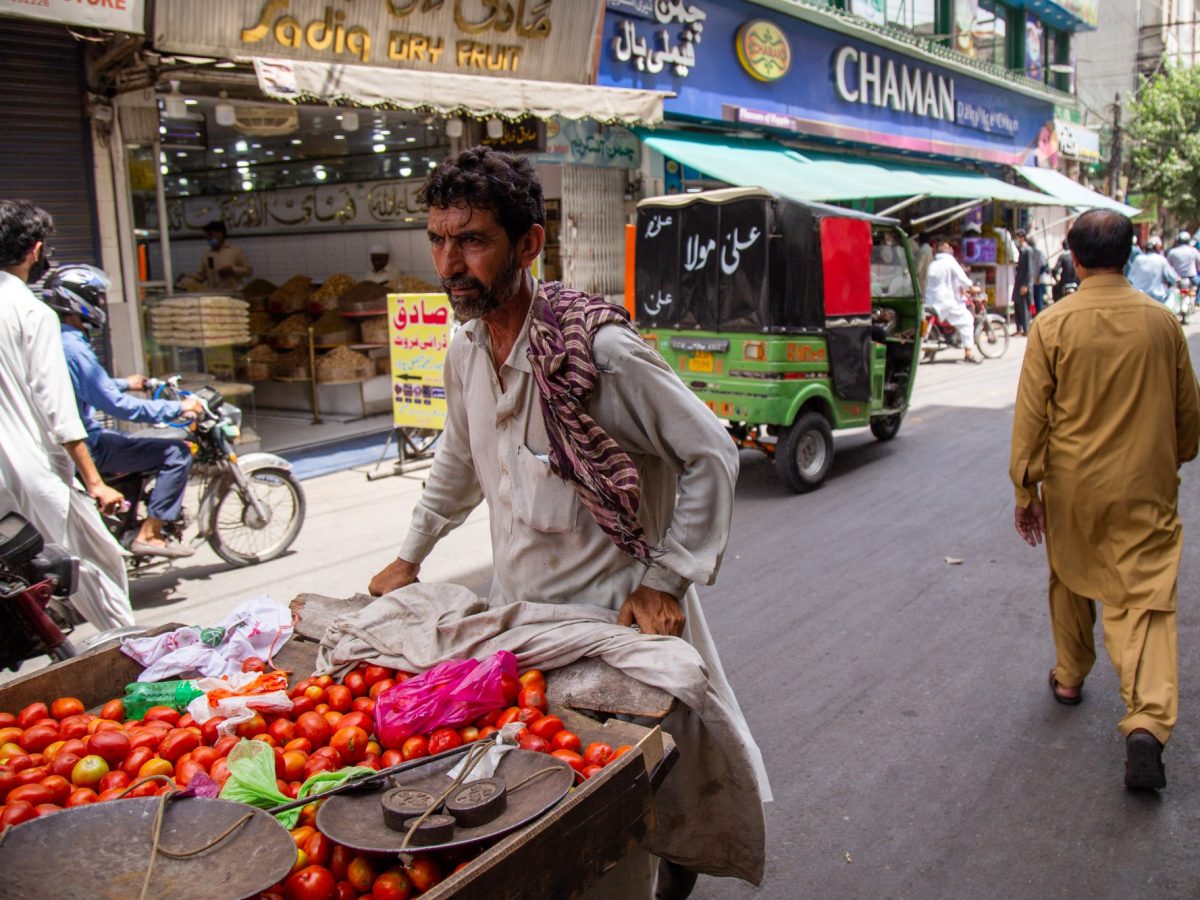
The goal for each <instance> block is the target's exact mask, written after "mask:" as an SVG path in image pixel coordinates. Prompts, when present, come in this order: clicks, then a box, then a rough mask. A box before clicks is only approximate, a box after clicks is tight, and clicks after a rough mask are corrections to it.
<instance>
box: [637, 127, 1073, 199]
mask: <svg viewBox="0 0 1200 900" xmlns="http://www.w3.org/2000/svg"><path fill="white" fill-rule="evenodd" d="M637 131H638V136H639V137H641V139H642V141H643V143H645V144H646V145H647V146H648V147H652V148H653V149H655V150H657V151H659V152H660V153H662V154H663V155H664V156H668V157H670V158H671V159H674V160H676V161H678V162H680V163H682V164H683V165H685V166H687V167H689V168H692V169H695V170H697V171H698V172H702V173H703V174H705V175H707V176H708V177H710V178H714V179H716V180H717V181H724V182H726V183H727V184H733V185H738V186H741V187H749V186H756V187H764V188H766V189H768V190H771V191H775V192H776V193H778V194H781V195H783V196H785V197H791V198H793V199H795V200H803V201H808V202H823V203H844V202H848V201H852V200H884V199H891V198H900V199H902V198H906V197H915V196H918V195H926V196H929V197H933V198H937V199H944V200H975V199H978V200H1002V201H1006V202H1010V203H1024V204H1035V205H1044V206H1056V205H1058V203H1059V201H1058V200H1057V199H1055V198H1053V197H1048V196H1046V195H1045V194H1041V193H1038V192H1036V191H1031V190H1027V189H1025V188H1021V187H1016V186H1015V185H1011V184H1008V183H1007V182H1004V181H1001V180H1000V179H998V178H991V177H989V176H987V175H980V174H977V173H972V172H952V171H951V170H949V169H938V168H935V167H933V166H920V165H900V164H895V163H883V162H880V161H877V160H872V161H866V160H856V159H849V158H842V157H838V156H834V155H833V154H814V153H809V152H807V151H805V152H804V153H800V152H798V151H795V150H792V149H790V148H788V147H785V146H784V145H783V144H780V143H777V142H776V141H772V140H767V139H762V140H753V139H747V138H735V137H726V136H719V135H708V134H698V133H694V132H689V133H684V132H678V131H647V130H644V129H638V130H637Z"/></svg>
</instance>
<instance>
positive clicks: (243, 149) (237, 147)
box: [233, 141, 250, 153]
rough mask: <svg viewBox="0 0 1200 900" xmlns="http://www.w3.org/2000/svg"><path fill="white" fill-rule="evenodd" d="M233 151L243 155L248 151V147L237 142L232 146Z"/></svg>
mask: <svg viewBox="0 0 1200 900" xmlns="http://www.w3.org/2000/svg"><path fill="white" fill-rule="evenodd" d="M233 149H234V150H236V151H237V152H238V153H245V152H246V151H247V150H249V149H250V146H249V145H248V144H247V143H246V142H245V141H238V142H237V143H236V144H234V145H233Z"/></svg>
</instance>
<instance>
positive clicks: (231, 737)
mask: <svg viewBox="0 0 1200 900" xmlns="http://www.w3.org/2000/svg"><path fill="white" fill-rule="evenodd" d="M240 740H241V738H239V737H238V736H237V735H236V734H227V735H225V736H224V737H222V738H220V739H219V740H218V741H217V742H216V743H215V744H213V749H214V750H216V751H217V756H218V757H219V758H224V757H226V756H228V755H229V751H230V750H232V749H233V748H234V747H236V746H237V742H238V741H240Z"/></svg>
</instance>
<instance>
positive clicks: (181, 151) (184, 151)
mask: <svg viewBox="0 0 1200 900" xmlns="http://www.w3.org/2000/svg"><path fill="white" fill-rule="evenodd" d="M175 155H176V156H187V151H186V150H180V151H179V152H178V153H176V154H175Z"/></svg>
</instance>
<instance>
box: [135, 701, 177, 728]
mask: <svg viewBox="0 0 1200 900" xmlns="http://www.w3.org/2000/svg"><path fill="white" fill-rule="evenodd" d="M142 721H143V722H166V723H167V724H168V725H178V724H179V710H177V709H175V707H173V706H152V707H150V708H149V709H148V710H146V714H145V715H144V716H142Z"/></svg>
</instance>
